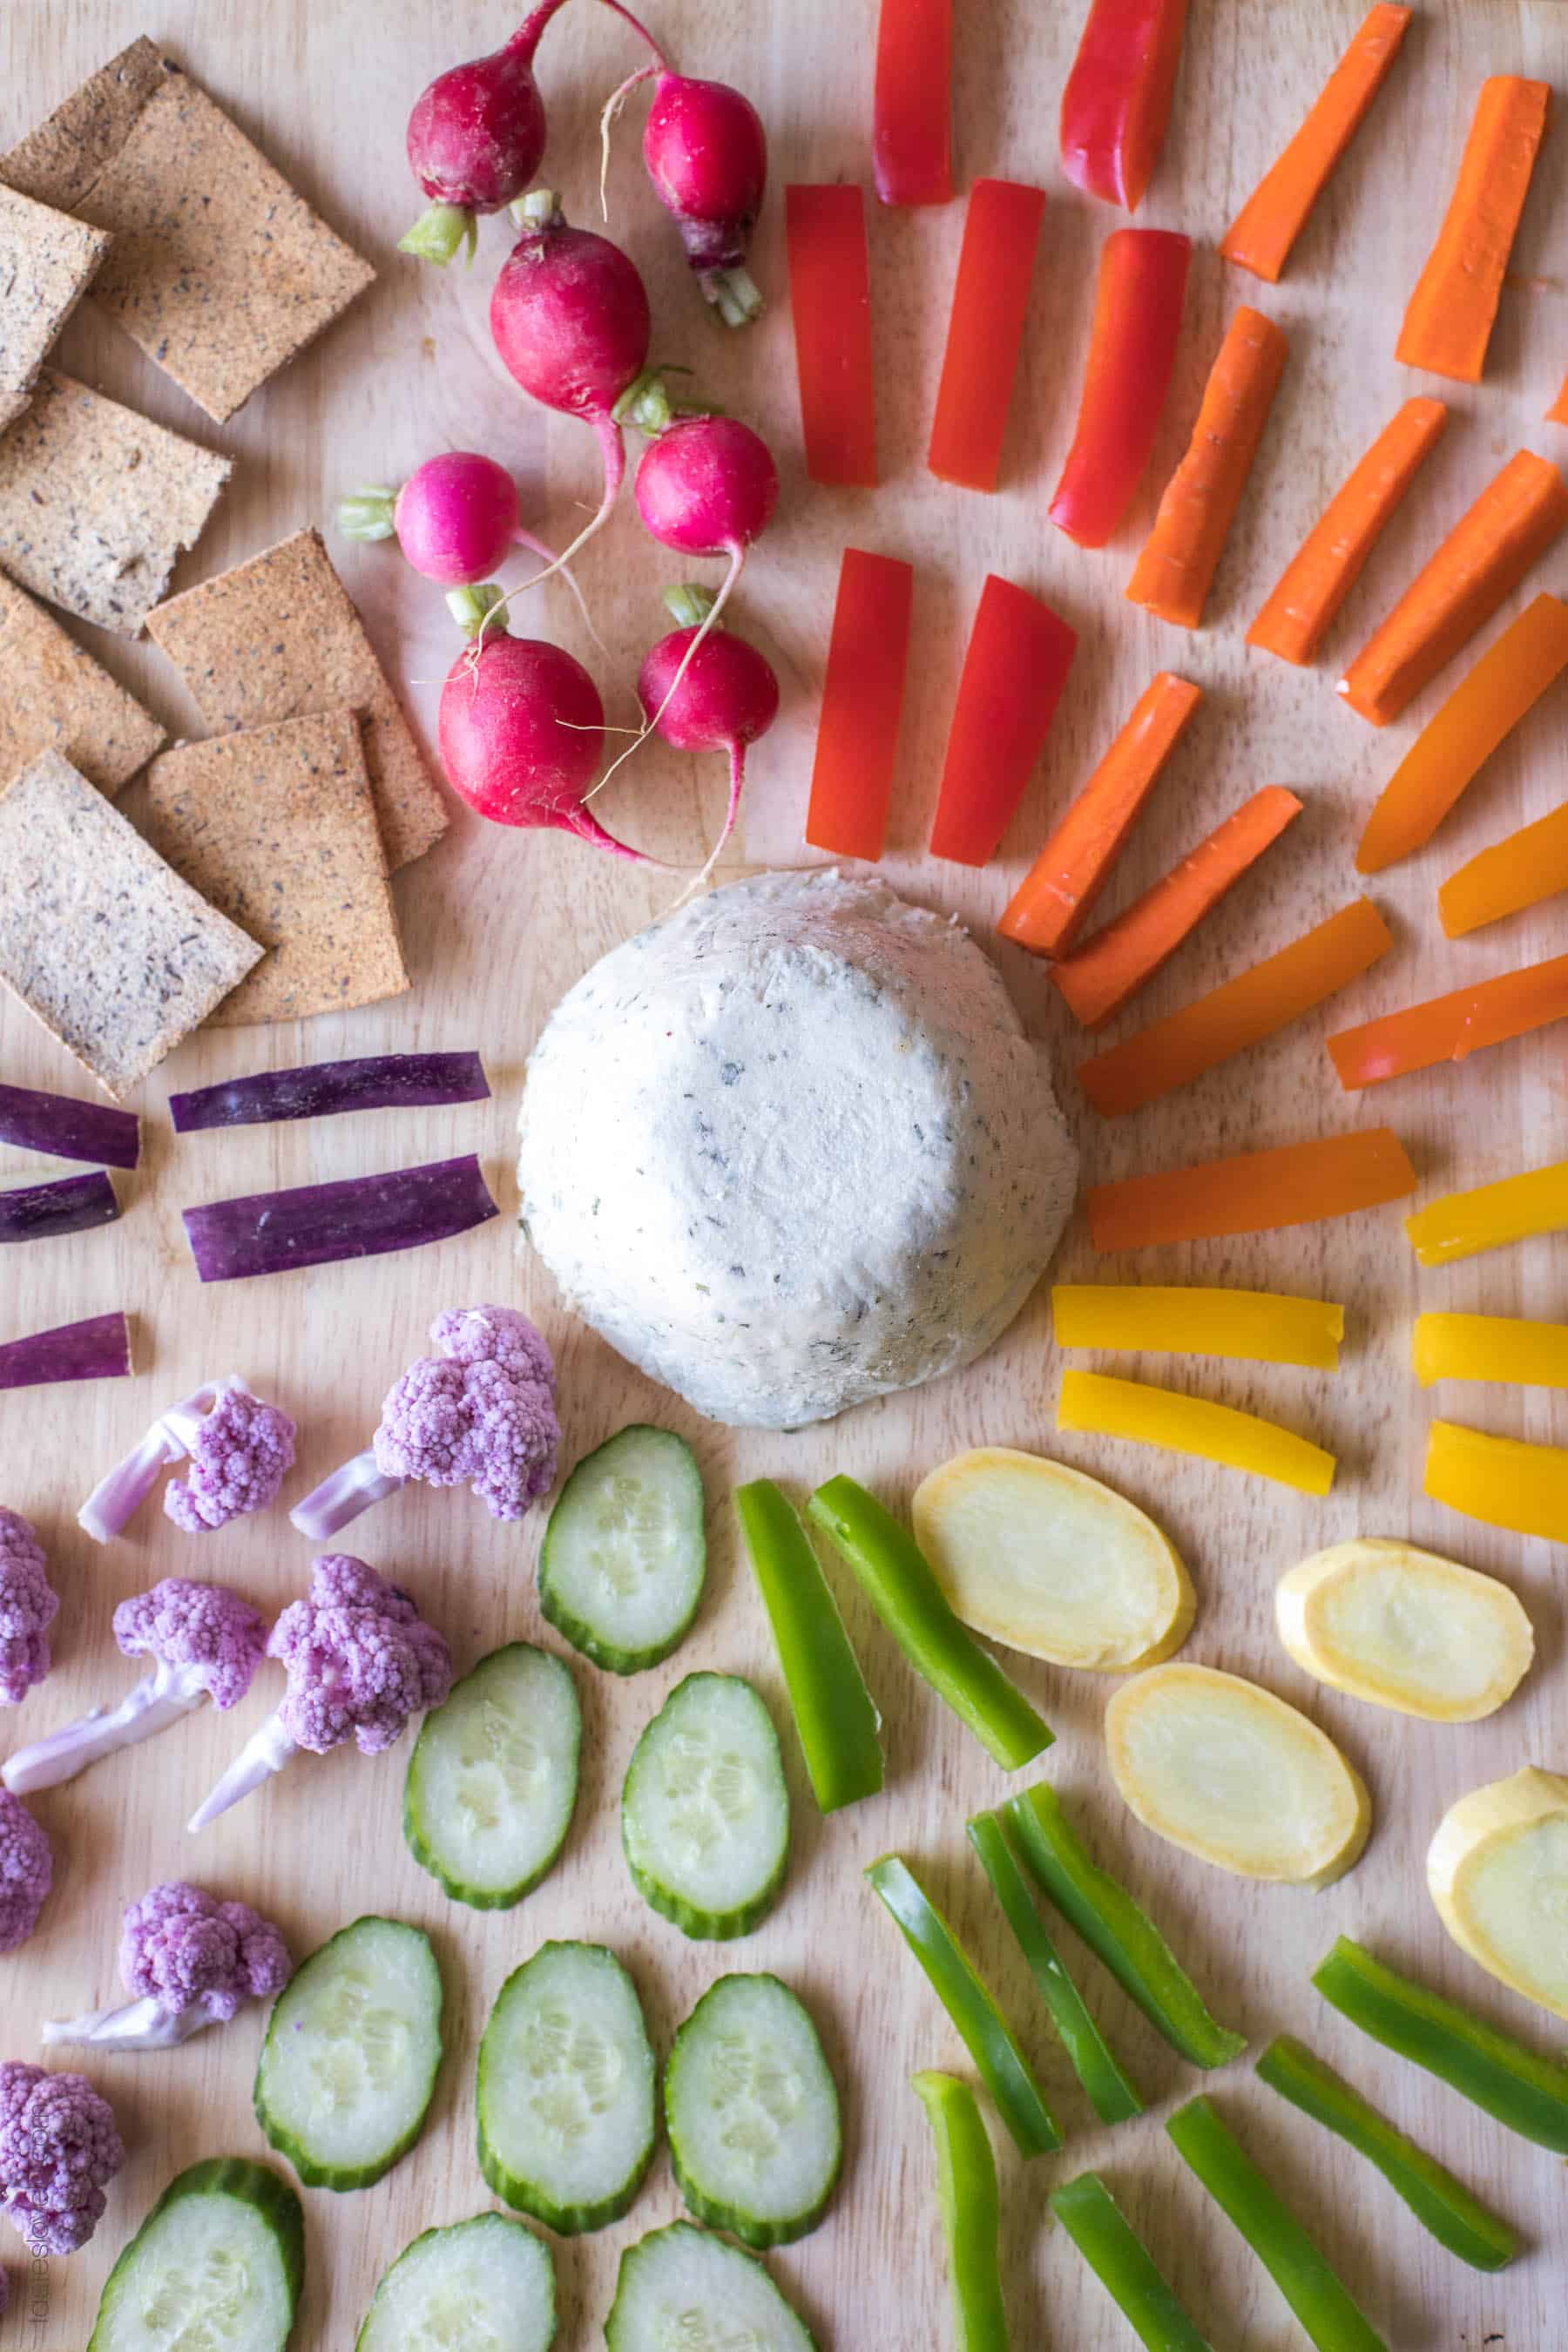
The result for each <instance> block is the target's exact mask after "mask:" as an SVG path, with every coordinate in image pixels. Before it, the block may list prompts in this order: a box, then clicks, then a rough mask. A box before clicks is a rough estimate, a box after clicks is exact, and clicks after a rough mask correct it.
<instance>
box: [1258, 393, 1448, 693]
mask: <svg viewBox="0 0 1568 2352" xmlns="http://www.w3.org/2000/svg"><path fill="white" fill-rule="evenodd" d="M1447 421H1448V412H1447V408H1446V407H1445V405H1444V404H1443V403H1442V402H1441V401H1440V400H1427V399H1424V398H1418V399H1415V400H1407V401H1406V402H1405V405H1404V407H1403V408H1402V409H1401V410H1400V412H1399V414H1398V415H1397V416H1396V417H1394V421H1393V423H1392V424H1390V425H1384V429H1383V431H1382V432H1381V433H1380V434H1379V435H1378V436H1377V439H1376V440H1375V441H1374V442H1373V445H1372V447H1371V448H1370V449H1369V450H1368V451H1367V453H1366V455H1365V457H1363V458H1362V459H1361V460H1360V462H1359V463H1358V464H1357V465H1355V466H1354V467H1352V469H1351V471H1350V473H1349V474H1348V475H1347V476H1346V478H1345V479H1344V481H1343V482H1342V484H1341V485H1340V488H1338V489H1337V490H1336V491H1335V492H1334V495H1333V497H1332V498H1331V499H1330V500H1329V503H1328V505H1327V506H1326V507H1325V508H1324V509H1323V511H1322V514H1321V517H1320V518H1319V520H1317V521H1316V522H1315V523H1314V524H1313V526H1312V528H1311V530H1310V531H1309V532H1308V533H1307V536H1306V538H1305V539H1304V540H1303V541H1301V544H1300V547H1299V548H1298V549H1297V551H1296V552H1295V554H1294V555H1293V556H1292V557H1291V558H1290V561H1289V563H1288V564H1287V565H1286V566H1285V569H1284V571H1283V572H1281V573H1280V575H1279V581H1278V583H1276V585H1275V587H1274V589H1273V591H1272V593H1271V594H1270V595H1269V597H1268V602H1267V604H1265V605H1264V606H1263V609H1262V611H1261V612H1260V613H1259V614H1258V618H1257V619H1256V620H1255V621H1254V623H1253V624H1252V626H1251V627H1250V628H1249V629H1248V631H1247V644H1248V645H1249V646H1259V647H1260V648H1261V649H1262V651H1263V652H1265V653H1269V654H1278V655H1279V658H1280V660H1281V661H1288V662H1296V663H1303V662H1310V660H1311V659H1312V656H1314V655H1315V654H1316V652H1317V650H1318V647H1319V646H1321V644H1322V642H1323V639H1324V638H1325V637H1326V636H1327V635H1328V633H1329V631H1330V629H1331V627H1332V625H1333V624H1334V622H1335V621H1336V620H1337V619H1338V617H1339V614H1340V609H1341V607H1342V604H1344V601H1345V599H1346V597H1347V596H1348V595H1349V594H1350V593H1351V590H1352V588H1353V587H1354V586H1355V583H1356V582H1357V581H1358V580H1359V579H1360V578H1361V575H1362V573H1363V571H1364V570H1365V569H1366V564H1367V559H1368V557H1369V556H1370V555H1371V553H1372V551H1373V548H1374V547H1375V546H1376V545H1377V542H1378V541H1379V540H1380V539H1381V538H1382V536H1383V534H1384V531H1385V530H1387V528H1388V525H1389V523H1390V521H1391V520H1393V517H1394V511H1395V509H1397V507H1398V506H1399V503H1400V501H1401V499H1403V498H1404V496H1405V492H1406V490H1408V488H1410V485H1411V483H1412V482H1413V481H1414V480H1415V477H1416V474H1417V473H1418V471H1419V470H1420V467H1421V464H1422V461H1423V460H1424V458H1425V457H1426V453H1427V451H1428V450H1429V449H1431V448H1432V447H1433V446H1434V445H1435V444H1436V440H1437V436H1438V435H1439V434H1440V433H1441V432H1442V430H1443V427H1444V425H1447Z"/></svg>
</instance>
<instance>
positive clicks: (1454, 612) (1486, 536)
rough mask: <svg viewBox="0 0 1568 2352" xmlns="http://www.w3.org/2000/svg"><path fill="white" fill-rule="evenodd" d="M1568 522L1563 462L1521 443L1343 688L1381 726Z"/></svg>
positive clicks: (1360, 658)
mask: <svg viewBox="0 0 1568 2352" xmlns="http://www.w3.org/2000/svg"><path fill="white" fill-rule="evenodd" d="M1565 524H1568V485H1564V483H1563V477H1562V475H1561V474H1560V473H1559V472H1558V470H1557V468H1556V467H1555V466H1551V465H1548V463H1547V461H1546V459H1545V458H1544V457H1537V456H1536V455H1535V453H1534V451H1533V450H1531V449H1521V450H1519V451H1518V452H1517V454H1516V455H1515V456H1513V457H1510V459H1509V461H1508V463H1507V465H1506V466H1505V467H1503V469H1502V471H1501V472H1500V474H1496V475H1494V476H1493V478H1492V479H1491V480H1490V481H1489V483H1488V484H1487V487H1486V488H1485V489H1484V490H1483V491H1482V492H1481V494H1480V497H1479V499H1477V500H1476V502H1475V504H1474V506H1472V507H1471V508H1470V509H1469V510H1468V513H1465V514H1463V515H1461V516H1460V518H1459V520H1458V522H1457V523H1456V524H1455V526H1454V528H1453V530H1451V531H1450V532H1449V533H1448V536H1447V539H1446V540H1445V541H1443V544H1442V546H1441V547H1440V548H1439V549H1438V550H1437V552H1436V555H1434V556H1433V558H1432V560H1431V562H1429V563H1428V564H1427V565H1426V569H1425V570H1424V571H1422V572H1418V573H1417V574H1416V576H1415V579H1414V580H1413V581H1412V582H1411V583H1410V585H1409V587H1408V588H1407V589H1406V590H1405V593H1404V595H1403V596H1402V597H1401V598H1400V600H1399V602H1398V604H1395V606H1394V610H1393V612H1392V613H1390V614H1389V615H1388V617H1387V619H1386V620H1385V621H1384V622H1382V623H1381V624H1380V625H1379V626H1378V627H1377V628H1376V629H1374V630H1373V634H1372V635H1371V637H1370V638H1369V639H1368V640H1367V642H1366V644H1365V645H1364V646H1363V647H1362V650H1361V652H1360V653H1359V654H1357V656H1356V657H1355V659H1354V661H1352V664H1351V666H1350V667H1349V668H1348V669H1347V670H1346V672H1345V674H1344V676H1343V677H1342V678H1341V680H1340V684H1339V690H1340V692H1341V694H1342V696H1343V697H1344V699H1345V700H1346V701H1347V702H1348V703H1349V704H1350V707H1351V709H1352V710H1354V711H1356V712H1358V713H1359V714H1360V716H1361V717H1362V718H1363V719H1366V720H1368V721H1369V723H1370V724H1371V725H1372V726H1373V727H1386V726H1387V724H1388V722H1389V720H1390V719H1397V718H1398V716H1399V714H1400V712H1401V711H1402V710H1403V709H1404V708H1405V704H1406V703H1407V702H1409V701H1410V700H1411V698H1412V697H1413V696H1415V695H1417V694H1419V693H1420V691H1421V689H1422V688H1423V687H1424V686H1426V685H1429V684H1430V683H1431V681H1432V679H1433V678H1435V677H1436V675H1437V672H1438V671H1439V670H1440V669H1442V668H1443V667H1444V666H1445V665H1446V664H1447V663H1448V662H1451V661H1452V660H1453V658H1454V656H1455V655H1456V654H1457V653H1458V652H1460V651H1461V650H1462V649H1463V647H1464V646H1467V645H1468V643H1469V641H1470V639H1471V638H1472V637H1473V636H1474V635H1475V634H1476V631H1477V630H1478V629H1479V628H1481V627H1483V626H1484V625H1485V624H1486V623H1487V622H1488V621H1489V620H1490V619H1491V616H1492V614H1494V613H1495V612H1496V611H1497V609H1498V606H1499V605H1500V604H1501V603H1502V601H1503V599H1504V598H1505V597H1506V596H1510V595H1511V594H1512V593H1513V591H1514V590H1515V589H1516V588H1517V587H1518V586H1519V583H1520V582H1521V580H1522V579H1523V578H1524V575H1525V573H1526V572H1528V571H1529V570H1530V568H1531V565H1532V564H1533V563H1535V562H1537V561H1538V560H1539V559H1540V558H1541V557H1542V555H1544V554H1545V552H1546V551H1547V549H1548V548H1549V547H1550V546H1551V545H1552V541H1553V540H1554V539H1556V538H1557V536H1558V535H1559V533H1560V532H1561V531H1562V530H1563V526H1564V525H1565Z"/></svg>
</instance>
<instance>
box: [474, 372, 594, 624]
mask: <svg viewBox="0 0 1568 2352" xmlns="http://www.w3.org/2000/svg"><path fill="white" fill-rule="evenodd" d="M588 423H589V424H590V425H592V426H593V428H594V430H595V433H596V434H597V435H598V436H599V448H600V452H601V454H602V456H603V457H604V460H605V494H604V496H603V498H602V499H600V500H599V503H598V505H597V507H596V508H595V510H594V512H593V514H592V515H591V516H590V517H589V519H588V520H587V521H586V522H585V523H584V526H583V528H582V530H580V531H579V532H578V533H577V536H576V538H575V539H574V541H572V544H571V546H570V547H567V548H563V550H562V551H561V553H560V554H559V555H557V556H556V557H555V558H554V559H553V560H552V562H549V563H547V564H546V565H545V567H544V569H543V571H542V572H534V573H533V574H532V576H531V578H530V579H527V580H520V581H519V582H518V583H517V586H516V587H515V588H509V589H508V590H507V592H506V594H505V595H504V596H503V597H502V598H501V600H500V604H497V605H496V606H495V607H494V608H493V610H492V611H490V612H489V613H487V614H485V620H484V628H482V629H481V630H480V632H479V635H480V639H481V640H482V639H483V636H484V631H485V629H488V628H489V625H490V623H491V622H492V621H493V620H494V619H495V617H496V614H498V613H504V612H505V611H506V608H507V606H508V605H509V604H510V603H511V600H512V598H513V597H514V596H521V595H522V594H524V593H525V592H526V591H527V590H528V589H530V588H537V587H538V586H539V584H540V583H541V581H542V580H548V579H549V578H550V576H551V574H552V572H564V571H565V570H566V567H567V565H568V564H569V563H570V562H571V561H572V558H573V557H574V555H576V554H578V553H579V552H580V551H581V550H582V549H584V547H586V546H587V544H588V541H590V540H591V539H592V538H593V536H594V534H595V531H597V530H603V528H604V526H605V523H606V522H608V520H609V519H610V509H612V507H613V506H614V505H615V503H616V499H618V498H619V496H620V494H621V485H622V483H623V482H624V481H625V480H626V442H625V440H624V439H623V437H622V435H621V428H620V426H619V425H617V424H616V420H615V418H614V417H613V416H612V415H610V414H609V412H608V410H605V409H602V410H600V411H599V413H598V414H597V415H594V416H591V417H589V419H588ZM547 552H548V551H547ZM568 576H570V575H568Z"/></svg>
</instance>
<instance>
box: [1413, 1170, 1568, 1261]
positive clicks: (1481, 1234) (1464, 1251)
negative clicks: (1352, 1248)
mask: <svg viewBox="0 0 1568 2352" xmlns="http://www.w3.org/2000/svg"><path fill="white" fill-rule="evenodd" d="M1564 1231H1568V1160H1554V1161H1553V1162H1552V1165H1551V1166H1550V1167H1549V1168H1528V1169H1526V1170H1525V1171H1524V1173H1523V1174H1522V1175H1521V1176H1505V1177H1504V1178H1503V1179H1502V1180H1501V1181H1500V1183H1497V1184H1478V1185H1476V1186H1475V1187H1474V1188H1473V1190H1471V1191H1470V1192H1445V1193H1444V1194H1443V1195H1442V1196H1441V1198H1440V1199H1438V1200H1436V1201H1428V1202H1427V1203H1426V1207H1425V1208H1424V1209H1417V1210H1416V1211H1415V1214H1414V1215H1413V1216H1409V1217H1406V1218H1405V1232H1406V1233H1407V1234H1409V1236H1410V1246H1411V1248H1412V1249H1413V1250H1414V1251H1415V1256H1416V1261H1417V1263H1418V1264H1419V1265H1453V1264H1454V1263H1455V1261H1456V1260H1457V1259H1458V1258H1464V1257H1479V1255H1480V1254H1481V1252H1482V1251H1483V1250H1491V1249H1502V1248H1504V1247H1506V1246H1507V1244H1509V1243H1510V1242H1522V1241H1527V1240H1528V1239H1529V1238H1530V1236H1531V1234H1560V1233H1563V1232H1564Z"/></svg>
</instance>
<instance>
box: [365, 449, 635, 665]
mask: <svg viewBox="0 0 1568 2352" xmlns="http://www.w3.org/2000/svg"><path fill="white" fill-rule="evenodd" d="M338 529H339V530H341V531H342V534H343V536H344V538H345V539H360V540H375V539H393V538H395V539H396V541H397V543H398V545H399V547H401V549H402V550H403V552H404V555H405V557H406V559H407V561H408V562H410V563H411V564H412V565H413V567H414V569H415V571H416V572H421V573H422V574H423V575H424V577H425V578H426V580H438V581H439V582H440V583H441V584H442V586H443V587H447V588H450V587H463V586H468V585H470V584H471V583H473V582H475V581H478V580H486V579H488V578H489V575H490V573H491V572H494V570H495V569H496V566H497V565H498V564H499V563H500V562H502V561H503V560H504V558H505V557H506V555H507V553H508V551H509V550H510V549H511V548H513V547H526V548H527V549H528V550H529V551H530V553H531V554H533V555H537V556H541V557H542V559H543V561H544V562H546V563H547V564H552V563H553V561H554V558H553V555H552V551H551V549H549V548H548V547H546V545H545V544H544V541H542V539H536V538H535V537H534V534H533V533H532V531H531V530H524V529H523V526H522V520H521V507H520V502H519V499H518V495H517V484H516V483H515V482H514V481H513V479H512V478H511V476H510V474H509V473H508V472H507V469H506V467H504V466H498V465H497V463H496V461H495V459H494V458H493V457H481V456H480V455H479V451H478V450H477V449H449V450H447V451H446V452H445V454H444V455H443V456H441V457H428V458H426V461H425V463H424V465H423V466H420V467H417V468H416V471H415V472H414V473H412V474H410V475H409V477H408V479H407V480H406V481H405V483H404V485H403V488H401V489H400V490H395V491H394V490H390V489H387V488H384V487H381V486H379V485H372V486H371V487H369V488H365V489H363V490H355V491H354V492H353V496H352V497H350V498H346V499H340V500H339V502H338ZM563 570H564V571H565V579H566V584H567V586H568V587H569V588H570V589H571V591H572V593H573V595H574V597H575V599H576V602H577V609H578V611H579V612H580V613H581V614H582V615H583V619H584V624H585V625H586V626H587V629H588V632H589V634H590V635H592V636H594V637H595V640H596V639H597V635H598V633H597V631H596V630H595V627H594V625H593V622H592V621H591V620H590V619H589V616H588V608H587V605H586V604H584V601H583V592H582V590H581V589H580V588H579V587H578V585H577V583H576V581H575V579H574V577H573V574H572V572H571V571H570V570H567V569H565V567H563Z"/></svg>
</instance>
